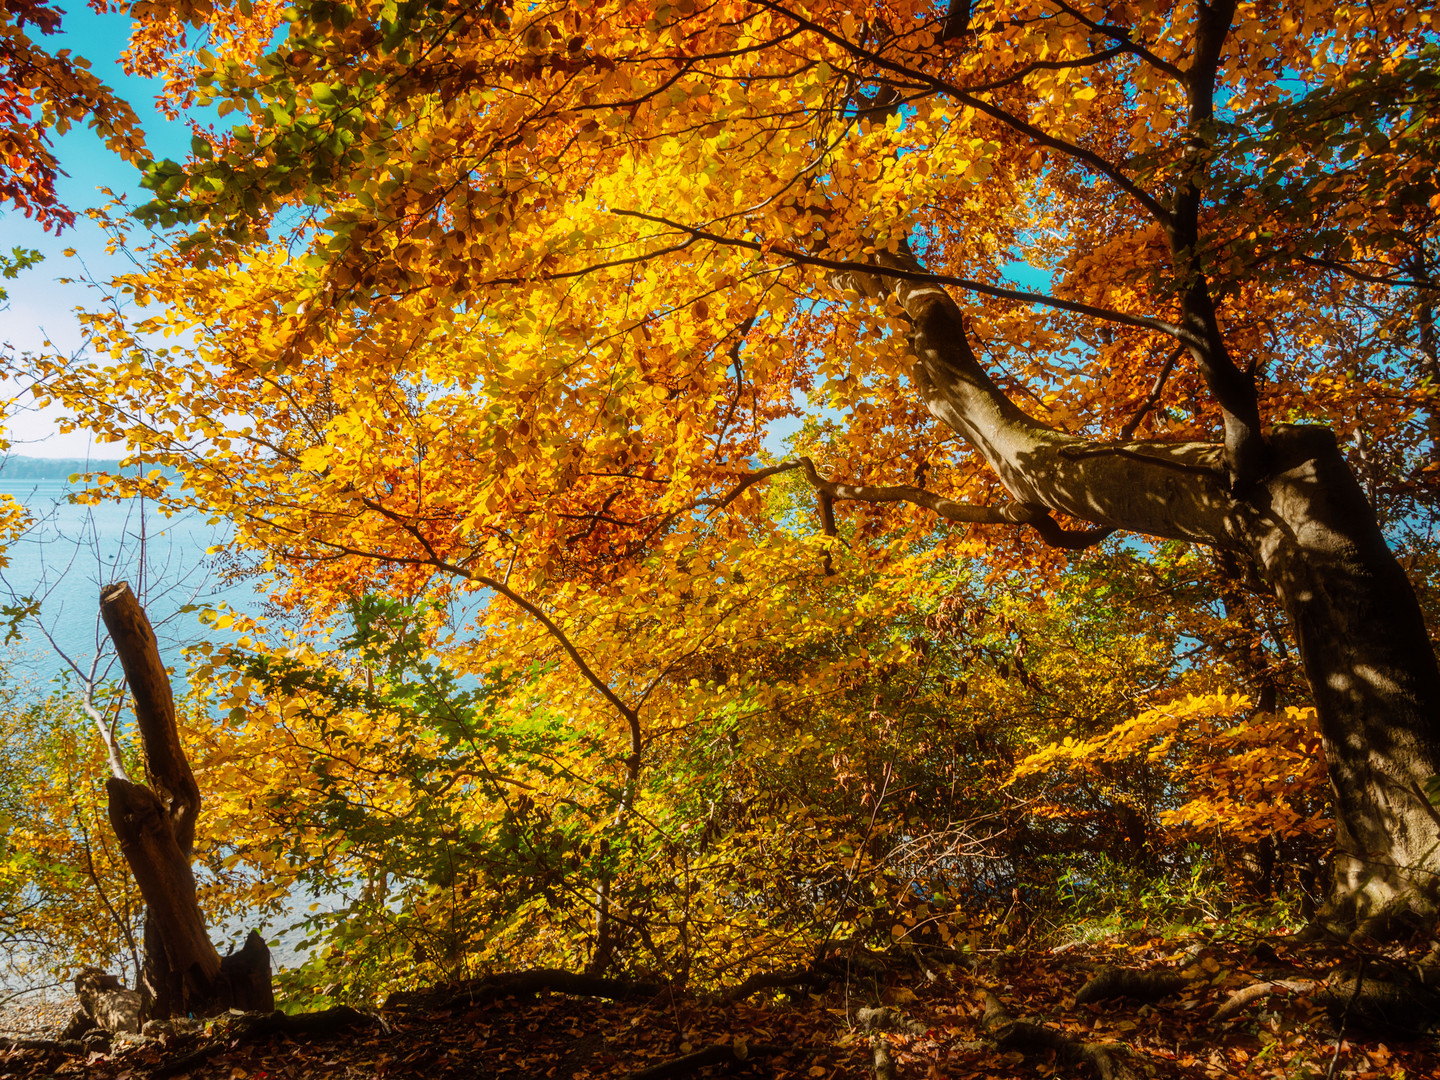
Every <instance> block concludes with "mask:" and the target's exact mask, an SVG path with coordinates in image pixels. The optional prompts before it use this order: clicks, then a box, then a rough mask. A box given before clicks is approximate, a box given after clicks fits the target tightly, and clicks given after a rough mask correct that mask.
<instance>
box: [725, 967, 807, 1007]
mask: <svg viewBox="0 0 1440 1080" xmlns="http://www.w3.org/2000/svg"><path fill="white" fill-rule="evenodd" d="M834 980H835V975H834V974H833V973H831V972H828V971H820V970H816V969H814V968H811V969H808V970H805V971H764V972H761V973H759V974H757V975H751V976H750V977H749V978H748V979H746V980H745V981H744V982H742V983H740V984H739V985H738V986H735V987H732V988H731V989H729V990H726V991H725V992H724V993H723V994H721V995H720V1001H721V1002H723V1003H724V1004H726V1005H733V1004H735V1003H736V1002H737V1001H744V1000H745V999H746V998H747V997H749V996H750V995H751V994H758V993H759V992H760V991H761V990H785V989H788V988H790V987H792V986H811V987H815V988H816V989H820V990H823V989H824V988H825V987H827V986H829V985H830V984H831V983H832V982H833V981H834Z"/></svg>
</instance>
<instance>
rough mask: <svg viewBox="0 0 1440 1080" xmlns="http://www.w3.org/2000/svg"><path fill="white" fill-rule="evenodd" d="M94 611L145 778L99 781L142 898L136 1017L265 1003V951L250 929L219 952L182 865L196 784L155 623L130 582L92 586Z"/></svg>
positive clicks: (269, 1002) (186, 863) (188, 850)
mask: <svg viewBox="0 0 1440 1080" xmlns="http://www.w3.org/2000/svg"><path fill="white" fill-rule="evenodd" d="M100 613H101V617H102V618H103V619H104V621H105V628H106V629H107V630H108V631H109V632H110V638H111V640H112V641H113V642H114V643H115V651H116V653H117V654H118V655H119V657H120V664H121V666H122V668H123V669H124V671H125V679H126V682H127V683H128V684H129V686H130V692H131V694H132V695H133V697H134V701H135V718H136V724H137V726H138V728H139V731H140V742H141V747H142V749H143V750H144V758H145V773H146V778H147V779H148V780H149V782H150V783H149V786H148V787H147V786H145V785H143V784H135V783H131V782H130V781H128V780H125V779H122V778H120V777H112V778H111V779H110V780H108V781H107V782H106V785H105V787H106V792H107V794H108V796H109V814H110V824H111V826H112V827H113V828H114V830H115V835H116V837H117V838H118V839H119V841H120V849H121V851H122V852H123V853H124V855H125V861H126V862H127V863H128V864H129V866H130V871H131V873H133V874H134V875H135V882H136V884H137V885H138V886H139V888H140V895H141V896H143V897H144V899H145V962H144V966H143V970H142V971H141V985H140V995H141V999H142V1012H143V1018H144V1019H158V1018H165V1017H171V1016H185V1015H187V1014H193V1015H200V1016H203V1015H207V1014H210V1013H214V1012H219V1011H221V1010H224V1009H228V1008H240V1009H247V1010H264V1011H267V1012H268V1011H270V1010H272V1009H274V1007H275V999H274V995H273V992H272V990H271V983H270V952H269V949H267V948H266V946H265V942H264V941H263V940H262V939H261V938H260V936H259V935H258V934H257V933H255V932H254V931H251V933H250V936H249V937H248V938H247V939H246V942H245V946H244V947H243V948H242V949H241V950H240V951H239V952H238V953H235V954H234V955H232V956H228V957H226V958H225V959H224V960H222V959H221V958H220V954H219V953H218V952H217V951H216V950H215V946H214V945H213V944H211V942H210V937H209V934H208V933H207V931H206V928H205V917H204V915H203V913H202V912H201V911H200V904H199V902H198V900H197V898H196V895H195V877H194V874H193V873H192V872H191V869H190V860H191V855H192V853H193V850H194V846H195V822H196V819H197V818H198V817H199V814H200V788H199V785H198V784H196V782H195V774H194V773H193V772H192V771H191V769H190V763H189V761H188V760H187V759H186V757H185V751H184V748H183V747H182V746H181V745H180V730H179V727H178V726H177V724H176V722H175V699H174V696H173V694H172V693H171V690H170V679H169V676H168V675H167V674H166V673H165V667H164V664H163V663H162V662H161V660H160V650H159V646H158V644H157V642H156V640H155V632H154V630H153V629H152V628H151V626H150V620H149V619H148V618H146V616H145V611H144V609H143V608H141V606H140V602H139V601H138V600H137V599H136V598H135V594H134V593H132V592H131V591H130V587H129V585H127V584H126V583H125V582H120V583H118V584H115V585H109V586H106V587H105V588H104V589H103V590H101V593H100Z"/></svg>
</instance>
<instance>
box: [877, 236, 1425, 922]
mask: <svg viewBox="0 0 1440 1080" xmlns="http://www.w3.org/2000/svg"><path fill="white" fill-rule="evenodd" d="M880 267H881V271H880V273H878V274H876V275H875V276H874V278H873V279H871V280H870V281H868V282H865V283H864V285H865V286H866V287H865V289H864V291H865V292H867V293H868V294H869V295H875V294H877V293H880V292H889V293H891V294H893V295H895V296H896V298H897V299H898V300H899V301H900V302H901V304H902V305H903V306H904V308H905V311H906V313H907V314H908V315H909V317H910V321H911V324H912V326H913V332H912V340H913V347H914V355H915V363H914V367H913V370H912V377H913V381H914V384H915V386H916V388H917V390H918V391H919V393H920V394H921V396H922V397H923V399H924V401H925V404H926V406H927V408H928V409H929V411H930V413H931V414H932V415H933V416H934V417H935V418H936V419H938V420H939V421H941V422H942V423H944V424H945V425H947V426H948V427H950V428H951V429H953V430H954V431H956V432H957V433H959V434H960V435H961V436H963V437H964V438H965V439H966V440H967V441H968V442H970V443H971V445H973V446H974V447H975V448H976V449H978V450H979V451H980V453H981V454H982V455H983V456H984V457H985V459H986V461H987V462H988V463H989V465H990V467H991V468H992V469H993V470H994V471H995V473H996V475H997V476H998V477H999V479H1000V481H1001V483H1002V484H1003V485H1004V486H1005V488H1006V490H1007V491H1008V492H1009V493H1010V495H1011V496H1012V497H1013V498H1014V499H1015V501H1016V502H1017V503H1019V504H1021V505H1022V506H1032V507H1035V508H1036V509H1037V510H1049V511H1053V512H1057V513H1061V514H1067V515H1070V516H1073V517H1075V518H1079V519H1080V520H1083V521H1088V522H1093V523H1095V524H1097V525H1101V526H1104V527H1107V528H1112V529H1125V530H1130V531H1134V532H1138V533H1143V534H1146V535H1149V536H1156V537H1164V538H1168V539H1176V540H1188V541H1193V542H1196V543H1201V544H1206V545H1209V546H1211V547H1214V548H1218V549H1222V550H1225V551H1229V552H1233V553H1235V554H1236V555H1239V556H1240V557H1242V558H1243V559H1245V560H1247V561H1249V562H1251V563H1253V564H1254V565H1255V566H1256V567H1257V568H1258V569H1259V570H1260V572H1261V573H1262V575H1263V576H1264V578H1265V580H1266V582H1267V583H1268V584H1269V586H1270V587H1271V588H1272V589H1273V590H1274V592H1275V595H1276V596H1277V597H1278V599H1279V600H1280V601H1281V603H1282V604H1283V605H1284V607H1285V609H1286V611H1287V613H1288V615H1289V618H1290V621H1291V625H1292V627H1293V628H1294V632H1295V635H1296V639H1297V641H1298V644H1299V648H1300V653H1301V657H1302V660H1303V662H1304V666H1305V671H1306V675H1307V677H1308V679H1309V683H1310V687H1311V690H1312V692H1313V694H1314V699H1315V705H1316V710H1317V713H1318V715H1319V721H1320V727H1321V732H1322V735H1323V738H1324V746H1325V753H1326V757H1327V765H1328V769H1329V775H1330V781H1331V785H1332V787H1333V790H1334V798H1335V807H1336V818H1337V825H1338V829H1337V832H1338V837H1337V839H1338V849H1339V850H1338V855H1337V860H1336V864H1337V865H1336V878H1335V894H1334V904H1333V912H1332V914H1333V915H1334V916H1335V917H1337V918H1338V919H1339V920H1340V921H1343V922H1345V923H1347V924H1349V925H1357V924H1358V925H1359V926H1361V927H1362V928H1366V927H1375V926H1376V925H1378V924H1380V923H1383V922H1385V921H1386V920H1389V919H1391V918H1393V917H1394V916H1395V915H1396V914H1397V913H1400V912H1421V913H1425V914H1430V913H1433V912H1435V911H1436V910H1437V898H1440V813H1437V811H1436V809H1435V807H1433V806H1432V805H1431V804H1430V802H1429V800H1428V799H1427V798H1426V796H1425V791H1424V785H1425V783H1426V781H1427V780H1429V779H1430V778H1431V777H1433V776H1435V775H1436V774H1437V773H1440V669H1437V667H1436V661H1435V654H1434V650H1433V649H1432V648H1431V646H1430V641H1429V638H1428V636H1427V634H1426V632H1425V625H1424V620H1423V618H1422V616H1421V612H1420V606H1419V603H1418V601H1417V600H1416V598H1415V594H1414V591H1413V590H1412V589H1411V587H1410V583H1409V581H1408V579H1407V578H1406V577H1405V574H1404V571H1403V570H1402V569H1401V567H1400V565H1399V564H1398V563H1397V562H1396V560H1395V557H1394V556H1393V554H1392V553H1391V552H1390V550H1389V548H1388V546H1387V545H1386V543H1385V540H1384V537H1383V536H1382V535H1381V532H1380V528H1379V526H1378V524H1377V523H1376V519H1375V515H1374V512H1373V511H1372V509H1371V507H1370V506H1369V504H1368V503H1367V501H1366V499H1365V496H1364V493H1363V492H1362V490H1361V488H1360V485H1359V483H1358V482H1357V481H1356V479H1355V477H1354V475H1353V474H1352V472H1351V471H1350V469H1349V467H1348V465H1347V463H1346V461H1345V458H1344V455H1343V454H1342V453H1341V451H1340V448H1339V447H1338V446H1337V445H1336V442H1335V439H1334V437H1333V435H1332V434H1331V433H1330V431H1329V430H1328V429H1325V428H1320V427H1309V426H1296V425H1278V426H1276V427H1275V428H1273V429H1271V430H1270V431H1269V432H1268V434H1267V437H1266V440H1265V466H1264V468H1263V470H1262V472H1261V475H1260V476H1259V477H1258V478H1257V480H1256V481H1255V482H1254V483H1252V484H1248V485H1244V486H1237V485H1236V484H1235V483H1234V482H1233V481H1234V473H1233V469H1232V466H1231V465H1230V464H1229V463H1228V459H1229V458H1230V457H1232V456H1233V448H1231V451H1230V453H1229V454H1227V448H1226V447H1225V446H1222V445H1218V444H1206V443H1159V442H1144V441H1134V440H1131V441H1124V442H1115V443H1101V442H1095V441H1092V440H1087V439H1082V438H1078V437H1076V436H1072V435H1068V434H1065V433H1063V432H1059V431H1056V430H1054V429H1053V428H1050V427H1047V426H1046V425H1044V424H1042V423H1040V422H1039V421H1037V420H1036V419H1034V418H1033V417H1031V416H1029V415H1027V414H1026V413H1025V412H1024V411H1023V410H1022V409H1020V408H1019V407H1018V406H1017V405H1016V404H1015V403H1014V402H1013V401H1011V400H1010V399H1009V398H1008V397H1007V396H1006V395H1005V394H1004V393H1003V392H1001V390H1000V389H999V388H998V387H997V386H996V384H995V383H994V381H993V380H992V379H991V378H990V376H989V375H988V374H987V373H986V371H985V370H984V368H983V366H982V365H981V364H980V362H979V361H978V359H977V358H976V356H975V354H974V352H973V351H972V349H971V348H970V344H969V342H968V340H967V338H966V334H965V328H964V324H963V320H962V316H961V314H960V311H959V308H958V307H957V306H956V304H955V303H954V301H953V300H952V299H951V298H950V296H949V295H948V294H947V293H946V292H945V291H944V290H943V289H942V288H940V287H939V286H937V285H927V284H921V283H917V282H916V281H915V280H914V277H915V275H916V272H917V271H920V270H921V268H920V266H919V263H918V262H917V261H916V260H915V258H914V257H913V256H912V255H910V254H909V253H908V252H905V251H902V252H901V253H900V254H898V255H881V256H880ZM891 268H893V269H896V270H900V271H902V272H903V273H905V274H906V277H900V276H890V275H886V274H885V273H884V270H885V269H891Z"/></svg>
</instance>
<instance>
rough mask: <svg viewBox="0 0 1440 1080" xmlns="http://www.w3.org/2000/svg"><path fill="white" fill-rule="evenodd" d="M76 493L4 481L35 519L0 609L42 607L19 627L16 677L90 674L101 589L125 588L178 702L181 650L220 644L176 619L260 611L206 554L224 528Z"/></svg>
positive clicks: (247, 589)
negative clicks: (155, 643)
mask: <svg viewBox="0 0 1440 1080" xmlns="http://www.w3.org/2000/svg"><path fill="white" fill-rule="evenodd" d="M91 467H92V468H93V467H96V466H93V465H92V466H91ZM80 488H81V485H73V484H70V483H69V482H68V481H67V480H64V479H30V478H12V477H9V476H7V475H5V474H4V473H3V472H0V493H4V494H9V495H11V496H13V497H14V498H15V499H16V500H17V501H19V502H20V503H22V504H23V505H24V506H25V507H26V509H27V510H29V511H30V513H31V515H32V516H33V517H34V518H35V525H34V526H33V527H32V528H31V529H30V530H29V531H28V532H27V533H26V534H25V535H24V536H22V537H21V538H20V539H18V540H17V541H15V542H13V543H12V544H11V545H10V546H9V549H8V551H7V552H6V555H7V557H8V559H9V565H8V566H6V567H5V568H4V570H3V571H0V607H7V608H13V607H16V606H19V605H21V604H22V602H24V601H26V600H34V601H37V602H38V603H39V605H40V607H39V614H38V617H37V618H33V619H27V620H25V621H24V622H23V623H21V624H20V626H19V627H18V629H19V635H18V637H17V638H16V639H15V641H14V642H13V643H12V648H13V649H14V652H15V655H14V659H13V660H12V661H11V662H10V667H11V670H12V672H13V673H14V674H15V675H21V676H28V677H30V678H33V679H38V680H41V681H45V680H48V679H50V678H52V677H54V676H56V675H58V674H59V673H60V672H61V671H62V670H63V669H64V668H65V667H66V666H67V662H66V660H65V658H66V657H68V658H69V660H70V661H72V662H73V663H75V664H78V665H80V666H81V667H82V668H84V669H86V670H88V669H89V667H90V665H91V663H92V661H93V660H94V658H95V657H96V655H97V654H98V653H99V652H101V651H102V650H101V646H102V645H103V644H106V642H105V637H104V634H105V630H104V626H103V625H102V624H101V622H100V614H99V597H100V589H101V588H102V586H104V585H108V584H110V583H112V582H116V581H128V582H129V583H130V587H131V588H132V589H133V590H134V591H135V593H136V595H137V596H138V597H139V598H140V601H141V603H142V604H143V605H144V606H145V609H146V613H147V614H148V615H149V617H150V621H151V624H152V625H153V626H154V627H155V633H156V637H157V638H158V639H159V642H160V650H161V655H162V657H163V658H164V660H165V662H166V664H167V665H168V666H170V667H171V668H173V669H174V671H175V679H176V687H175V689H176V692H177V694H179V693H183V691H184V689H185V681H184V679H185V665H184V661H183V658H182V656H181V649H182V648H183V647H184V646H186V645H190V644H194V643H196V642H198V641H200V640H203V639H206V638H208V639H210V640H214V639H215V637H216V636H217V635H216V632H215V631H214V630H213V629H212V628H209V627H205V626H203V625H201V623H200V621H199V617H198V616H199V613H198V611H182V610H181V609H182V608H185V607H187V606H190V605H198V606H201V607H205V606H211V605H215V604H220V603H225V604H228V605H230V606H231V607H233V608H235V609H237V610H240V611H245V612H250V613H255V612H257V611H258V609H259V607H260V604H261V597H260V596H259V595H258V594H257V593H256V592H255V591H254V588H253V587H252V585H251V584H250V583H248V582H240V583H231V584H226V583H224V582H223V581H222V580H221V576H220V572H219V567H218V565H217V563H216V559H215V557H214V556H211V555H209V554H208V550H209V549H210V548H211V547H213V546H215V545H217V544H222V543H224V542H225V540H226V539H227V538H228V536H229V529H228V527H226V526H224V525H211V524H209V523H207V522H206V520H205V519H204V518H203V517H202V516H201V515H199V514H195V513H190V514H183V515H179V516H177V517H172V518H167V517H165V516H164V515H163V514H161V513H159V512H158V511H157V510H156V508H155V506H154V504H153V503H141V502H138V501H128V502H123V503H115V502H102V503H98V504H95V505H90V506H86V505H79V504H76V503H73V502H71V501H69V496H70V495H71V494H72V493H74V492H75V491H77V490H80ZM221 636H223V635H221ZM103 651H104V653H106V654H107V655H113V654H111V651H110V650H109V649H108V648H107V649H104V650H103Z"/></svg>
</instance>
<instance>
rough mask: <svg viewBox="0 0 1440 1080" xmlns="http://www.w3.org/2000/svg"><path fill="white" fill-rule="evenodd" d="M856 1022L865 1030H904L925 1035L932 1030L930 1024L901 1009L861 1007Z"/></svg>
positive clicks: (910, 1033)
mask: <svg viewBox="0 0 1440 1080" xmlns="http://www.w3.org/2000/svg"><path fill="white" fill-rule="evenodd" d="M855 1023H857V1024H859V1025H860V1027H861V1029H862V1030H864V1031H903V1032H904V1033H905V1034H906V1035H924V1034H925V1033H926V1032H927V1031H929V1030H930V1027H929V1025H928V1024H923V1023H921V1022H920V1021H919V1020H915V1019H912V1018H911V1017H909V1016H907V1015H905V1013H903V1012H901V1011H900V1010H899V1009H891V1008H879V1009H859V1010H857V1011H856V1013H855Z"/></svg>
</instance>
